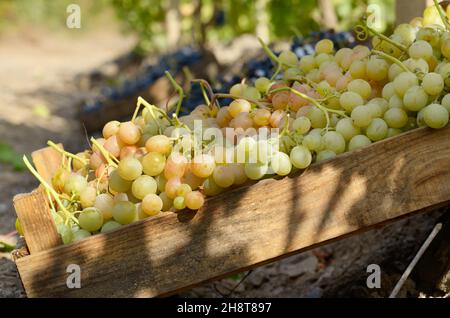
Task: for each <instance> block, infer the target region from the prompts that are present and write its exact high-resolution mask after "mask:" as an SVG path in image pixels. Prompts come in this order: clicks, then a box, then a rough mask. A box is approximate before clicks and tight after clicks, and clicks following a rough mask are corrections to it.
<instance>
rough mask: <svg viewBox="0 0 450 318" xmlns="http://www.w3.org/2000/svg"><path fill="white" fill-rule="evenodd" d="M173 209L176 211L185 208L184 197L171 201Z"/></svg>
mask: <svg viewBox="0 0 450 318" xmlns="http://www.w3.org/2000/svg"><path fill="white" fill-rule="evenodd" d="M173 207H174V208H175V209H177V210H183V209H184V208H186V202H185V200H184V197H176V198H175V199H173Z"/></svg>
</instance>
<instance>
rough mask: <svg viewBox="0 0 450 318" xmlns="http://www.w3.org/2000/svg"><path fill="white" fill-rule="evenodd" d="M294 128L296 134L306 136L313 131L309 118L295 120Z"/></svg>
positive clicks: (303, 117)
mask: <svg viewBox="0 0 450 318" xmlns="http://www.w3.org/2000/svg"><path fill="white" fill-rule="evenodd" d="M292 128H293V129H294V131H295V132H296V133H298V134H300V135H304V134H306V133H307V132H308V131H309V130H310V129H311V121H310V120H309V118H308V117H305V116H300V117H298V118H296V119H295V120H294V122H293V123H292Z"/></svg>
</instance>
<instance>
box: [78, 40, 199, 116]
mask: <svg viewBox="0 0 450 318" xmlns="http://www.w3.org/2000/svg"><path fill="white" fill-rule="evenodd" d="M201 58H202V54H201V53H200V51H199V50H197V49H194V48H191V47H184V48H182V49H180V50H178V51H176V52H174V53H169V54H166V55H163V56H162V57H161V58H160V60H159V61H158V63H156V64H152V65H146V66H145V67H143V69H142V71H141V72H140V73H139V74H137V75H136V76H135V77H134V78H133V79H126V80H124V81H123V82H122V83H120V84H119V85H115V86H105V87H103V88H102V89H101V90H100V95H99V96H97V97H96V98H94V99H93V100H90V101H87V102H86V103H85V104H84V106H83V108H82V112H85V113H89V112H96V111H98V110H100V109H101V108H102V107H103V105H104V103H108V102H116V101H120V100H122V99H127V98H130V97H132V96H135V95H137V94H138V93H139V92H141V91H142V90H144V89H146V88H147V87H149V86H151V85H152V84H153V83H154V82H155V81H156V80H158V79H159V78H161V77H163V76H165V75H164V72H165V71H166V70H169V71H170V72H171V73H172V74H177V73H178V72H180V71H181V70H182V68H183V67H184V66H189V65H192V64H195V63H197V62H199V61H200V60H201Z"/></svg>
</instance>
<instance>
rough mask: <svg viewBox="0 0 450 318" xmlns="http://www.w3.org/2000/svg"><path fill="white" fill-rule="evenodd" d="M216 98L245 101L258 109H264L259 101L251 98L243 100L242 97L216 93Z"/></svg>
mask: <svg viewBox="0 0 450 318" xmlns="http://www.w3.org/2000/svg"><path fill="white" fill-rule="evenodd" d="M214 96H215V97H216V98H232V99H245V100H246V101H248V102H250V103H252V104H255V105H257V106H258V107H264V106H265V105H263V104H262V103H261V102H260V101H259V100H256V99H252V98H244V97H242V96H237V95H232V94H225V93H218V94H215V95H214Z"/></svg>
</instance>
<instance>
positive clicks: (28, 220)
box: [14, 190, 62, 253]
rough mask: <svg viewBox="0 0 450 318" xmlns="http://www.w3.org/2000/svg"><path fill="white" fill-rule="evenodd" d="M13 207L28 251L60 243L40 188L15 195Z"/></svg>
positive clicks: (47, 247) (45, 248)
mask: <svg viewBox="0 0 450 318" xmlns="http://www.w3.org/2000/svg"><path fill="white" fill-rule="evenodd" d="M14 208H15V210H16V214H17V217H18V218H19V220H20V224H21V226H22V230H23V233H24V237H25V241H26V243H27V246H28V250H29V251H30V253H37V252H40V251H45V250H49V249H51V248H53V247H56V246H58V245H61V244H62V242H61V238H60V236H59V234H58V232H57V231H56V226H55V222H54V221H53V217H52V215H51V212H50V208H49V207H48V203H47V198H46V197H45V194H44V192H43V191H42V190H36V191H34V192H32V193H27V194H19V195H16V196H15V197H14Z"/></svg>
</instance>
